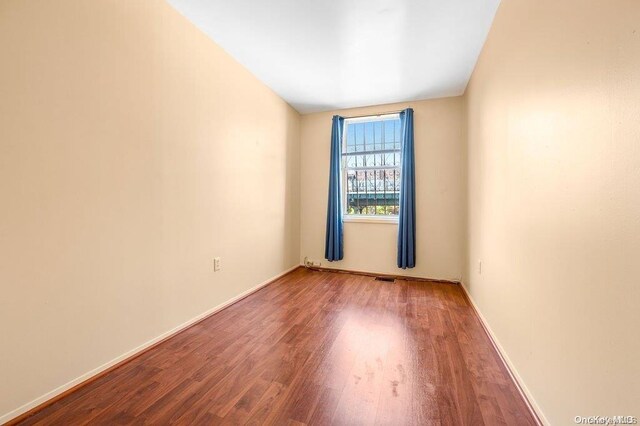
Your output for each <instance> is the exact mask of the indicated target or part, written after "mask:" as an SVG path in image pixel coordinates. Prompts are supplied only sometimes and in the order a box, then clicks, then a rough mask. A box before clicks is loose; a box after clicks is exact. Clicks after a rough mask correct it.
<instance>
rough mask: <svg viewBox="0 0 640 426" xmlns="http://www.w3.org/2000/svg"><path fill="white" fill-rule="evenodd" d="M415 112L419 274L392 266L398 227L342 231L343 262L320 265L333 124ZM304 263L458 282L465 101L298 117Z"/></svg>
mask: <svg viewBox="0 0 640 426" xmlns="http://www.w3.org/2000/svg"><path fill="white" fill-rule="evenodd" d="M406 107H412V108H413V109H414V127H415V129H414V136H415V157H416V198H417V201H416V215H417V218H418V220H417V242H416V246H417V248H416V250H417V254H418V256H417V259H416V267H415V268H413V269H406V270H402V269H399V268H398V267H397V266H396V247H397V246H396V244H397V243H396V241H397V232H398V226H397V224H372V223H353V222H345V224H344V259H343V260H342V261H339V262H329V261H327V260H325V259H324V241H325V226H326V217H327V216H326V214H327V191H328V189H327V188H328V182H329V148H330V142H331V117H332V116H333V115H335V114H340V115H343V116H347V117H348V116H352V115H361V114H377V113H381V112H386V111H395V110H399V109H404V108H406ZM301 129H302V130H301V144H302V156H301V176H302V187H301V188H302V193H301V201H302V205H301V217H302V223H301V245H300V256H301V260H303V259H304V257H305V256H307V257H309V258H311V259H314V260H316V261H321V262H322V266H323V267H329V268H339V269H350V270H358V271H369V272H379V273H388V274H398V275H402V274H404V275H411V276H418V277H428V278H440V279H452V280H459V279H460V277H461V276H462V270H463V265H464V247H465V229H464V228H465V218H466V205H465V203H466V199H465V193H466V192H465V185H466V151H465V146H466V144H465V138H466V133H465V120H464V103H463V98H461V97H457V98H446V99H437V100H430V101H420V102H410V103H406V104H394V105H381V106H376V107H367V108H357V109H349V110H341V111H331V112H322V113H316V114H308V115H303V116H302V127H301Z"/></svg>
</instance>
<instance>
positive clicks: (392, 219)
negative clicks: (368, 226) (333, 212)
mask: <svg viewBox="0 0 640 426" xmlns="http://www.w3.org/2000/svg"><path fill="white" fill-rule="evenodd" d="M342 220H343V221H344V222H359V223H384V224H388V225H397V224H398V216H364V215H361V216H360V215H358V216H356V215H344V216H343V217H342Z"/></svg>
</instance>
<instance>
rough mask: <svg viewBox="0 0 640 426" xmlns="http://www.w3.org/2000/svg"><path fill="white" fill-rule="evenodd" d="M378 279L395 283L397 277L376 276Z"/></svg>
mask: <svg viewBox="0 0 640 426" xmlns="http://www.w3.org/2000/svg"><path fill="white" fill-rule="evenodd" d="M376 281H385V282H388V283H393V282H395V281H396V279H395V278H391V277H376Z"/></svg>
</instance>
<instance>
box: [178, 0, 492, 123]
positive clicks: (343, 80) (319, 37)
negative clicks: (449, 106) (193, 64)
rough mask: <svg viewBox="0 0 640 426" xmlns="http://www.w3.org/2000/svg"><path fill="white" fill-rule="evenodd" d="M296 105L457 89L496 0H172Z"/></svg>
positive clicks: (365, 101) (339, 104) (378, 100)
mask: <svg viewBox="0 0 640 426" xmlns="http://www.w3.org/2000/svg"><path fill="white" fill-rule="evenodd" d="M169 3H171V4H172V5H173V6H174V7H175V8H176V9H178V10H179V11H180V12H181V13H182V14H184V15H185V16H186V17H187V18H189V19H190V20H191V21H192V22H193V23H194V24H195V25H196V26H198V27H199V28H200V29H201V30H202V31H204V32H205V33H206V34H207V35H208V36H209V37H211V38H212V39H213V40H214V41H215V42H216V43H218V44H219V45H220V46H222V48H224V49H225V50H226V51H227V52H229V53H230V54H231V55H232V56H233V57H234V58H235V59H236V60H237V61H239V62H240V63H241V64H243V65H244V66H245V67H246V68H248V69H249V70H250V71H251V72H252V73H253V74H254V75H256V76H257V77H258V78H259V79H260V80H261V81H263V82H264V83H265V84H266V85H267V86H269V87H270V88H271V89H273V90H274V91H275V92H276V93H277V94H278V95H280V96H281V97H282V98H283V99H284V100H286V101H287V102H288V103H289V104H291V106H293V107H294V108H295V109H297V110H298V111H299V112H301V113H308V112H315V111H326V110H332V109H339V108H349V107H356V106H365V105H378V104H386V103H392V102H401V101H410V100H418V99H429V98H439V97H444V96H456V95H461V94H462V93H463V92H464V90H465V87H466V85H467V82H468V81H469V77H470V76H471V72H472V71H473V67H474V66H475V63H476V60H477V58H478V55H479V54H480V50H481V49H482V45H483V44H484V41H485V38H486V36H487V33H488V31H489V28H490V26H491V22H492V20H493V16H494V14H495V12H496V9H497V7H498V4H499V3H500V0H169Z"/></svg>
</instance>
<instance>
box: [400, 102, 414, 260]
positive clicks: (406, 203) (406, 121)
mask: <svg viewBox="0 0 640 426" xmlns="http://www.w3.org/2000/svg"><path fill="white" fill-rule="evenodd" d="M400 128H401V129H402V140H401V143H402V147H401V160H400V212H399V214H400V218H399V223H398V268H402V269H406V268H413V267H414V266H416V188H415V161H414V156H413V110H412V109H411V108H407V109H405V110H404V111H402V112H401V113H400Z"/></svg>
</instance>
